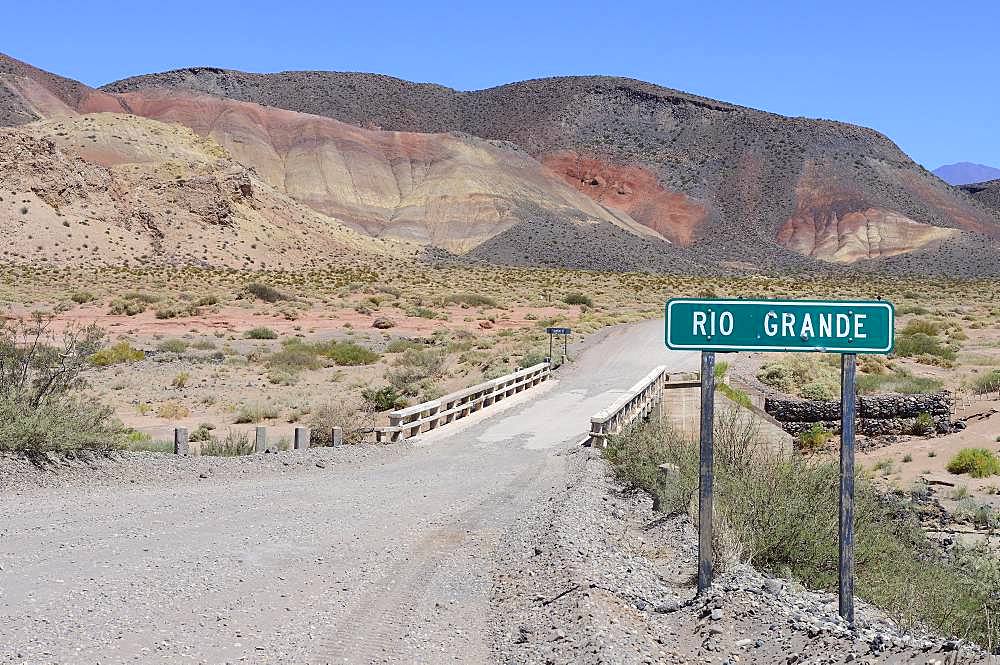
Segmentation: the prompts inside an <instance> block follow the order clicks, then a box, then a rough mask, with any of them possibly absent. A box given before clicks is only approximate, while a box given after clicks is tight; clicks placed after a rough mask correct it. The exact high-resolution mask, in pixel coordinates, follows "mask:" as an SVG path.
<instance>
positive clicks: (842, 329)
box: [666, 298, 894, 353]
mask: <svg viewBox="0 0 1000 665" xmlns="http://www.w3.org/2000/svg"><path fill="white" fill-rule="evenodd" d="M893 317H894V311H893V308H892V304H891V303H887V302H876V301H865V302H847V301H839V300H714V299H706V300H699V299H695V298H675V299H673V300H670V301H668V302H667V324H666V342H667V347H668V348H671V349H697V350H699V351H827V352H831V353H889V352H890V351H892V345H893V337H894V335H893Z"/></svg>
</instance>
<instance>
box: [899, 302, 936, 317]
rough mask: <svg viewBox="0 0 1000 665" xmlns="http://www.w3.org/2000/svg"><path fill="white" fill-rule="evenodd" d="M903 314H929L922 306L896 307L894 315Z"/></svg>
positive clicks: (904, 305)
mask: <svg viewBox="0 0 1000 665" xmlns="http://www.w3.org/2000/svg"><path fill="white" fill-rule="evenodd" d="M904 314H930V310H929V309H927V308H926V307H924V306H923V305H910V304H903V305H898V306H897V307H896V315H897V316H903V315H904Z"/></svg>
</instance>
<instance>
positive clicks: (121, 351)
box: [90, 340, 146, 367]
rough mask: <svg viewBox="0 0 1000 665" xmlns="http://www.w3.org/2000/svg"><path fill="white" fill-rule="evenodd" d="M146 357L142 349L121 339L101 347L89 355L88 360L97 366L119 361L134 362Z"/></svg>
mask: <svg viewBox="0 0 1000 665" xmlns="http://www.w3.org/2000/svg"><path fill="white" fill-rule="evenodd" d="M145 357H146V353H145V352H144V351H140V350H139V349H136V348H135V347H133V346H132V345H131V344H129V343H128V342H127V341H125V340H122V341H120V342H118V343H117V344H113V345H112V346H109V347H107V348H106V349H101V350H100V351H97V352H96V353H94V354H92V355H91V356H90V362H92V363H93V364H94V365H96V366H98V367H107V366H109V365H118V364H121V363H134V362H138V361H140V360H142V359H144V358H145Z"/></svg>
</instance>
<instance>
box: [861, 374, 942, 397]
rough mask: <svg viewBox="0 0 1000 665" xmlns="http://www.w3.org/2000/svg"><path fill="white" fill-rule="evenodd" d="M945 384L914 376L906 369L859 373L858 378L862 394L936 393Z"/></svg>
mask: <svg viewBox="0 0 1000 665" xmlns="http://www.w3.org/2000/svg"><path fill="white" fill-rule="evenodd" d="M943 385H944V384H943V383H942V382H941V381H940V380H938V379H933V378H929V377H922V376H912V375H910V374H909V373H907V372H904V371H897V372H896V373H894V374H859V375H858V378H857V387H858V393H859V394H861V395H869V394H872V393H879V392H888V393H901V394H904V395H913V394H918V393H935V392H937V391H939V390H941V387H942V386H943Z"/></svg>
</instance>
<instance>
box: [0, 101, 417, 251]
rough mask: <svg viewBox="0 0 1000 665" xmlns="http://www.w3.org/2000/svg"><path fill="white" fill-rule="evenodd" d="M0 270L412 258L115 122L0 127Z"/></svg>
mask: <svg viewBox="0 0 1000 665" xmlns="http://www.w3.org/2000/svg"><path fill="white" fill-rule="evenodd" d="M0 191H2V194H0V217H2V218H3V219H5V220H8V222H7V223H5V224H3V225H2V226H0V245H2V247H3V249H2V250H0V261H3V262H10V263H35V262H38V261H47V262H49V263H51V264H53V265H109V264H128V263H129V262H138V263H143V264H154V265H155V264H196V265H212V266H226V267H234V268H237V267H238V268H242V267H254V268H261V267H269V268H285V269H291V268H299V267H305V266H314V267H320V266H326V265H329V264H330V263H334V264H346V263H348V262H371V261H374V260H378V259H379V258H380V257H389V256H406V255H413V254H414V253H415V252H416V251H417V248H416V247H414V246H409V247H406V246H396V245H393V244H389V243H385V242H382V241H378V240H376V239H373V238H370V237H368V236H366V235H362V234H358V233H356V232H354V231H352V230H350V229H348V228H346V227H344V226H343V225H341V224H339V223H338V222H336V221H335V220H333V219H331V218H328V217H325V216H323V215H321V214H319V213H317V212H315V211H313V210H311V209H310V208H308V207H306V206H302V205H300V204H298V203H296V202H295V201H293V200H292V199H290V198H288V197H287V196H285V195H284V194H281V193H279V192H276V191H275V190H274V189H273V188H272V187H270V186H269V185H268V184H267V183H265V182H264V181H263V180H261V179H260V178H259V177H258V176H257V175H256V174H255V173H254V172H253V171H252V170H251V169H248V168H247V167H246V166H244V165H243V164H242V163H240V162H237V161H234V160H233V159H232V158H231V157H230V156H229V155H228V153H227V152H226V151H225V149H223V148H222V147H221V146H219V145H218V144H217V143H215V142H214V141H213V140H211V139H205V138H202V137H199V136H197V135H196V134H194V133H193V132H192V131H190V130H188V129H186V128H184V127H181V126H180V125H167V124H163V123H159V122H156V121H153V120H147V119H144V118H139V117H136V116H128V115H122V114H110V113H100V114H94V115H82V116H79V115H67V116H59V117H56V118H53V119H51V120H46V121H36V122H33V123H29V124H27V125H22V126H21V127H18V128H7V129H0Z"/></svg>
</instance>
